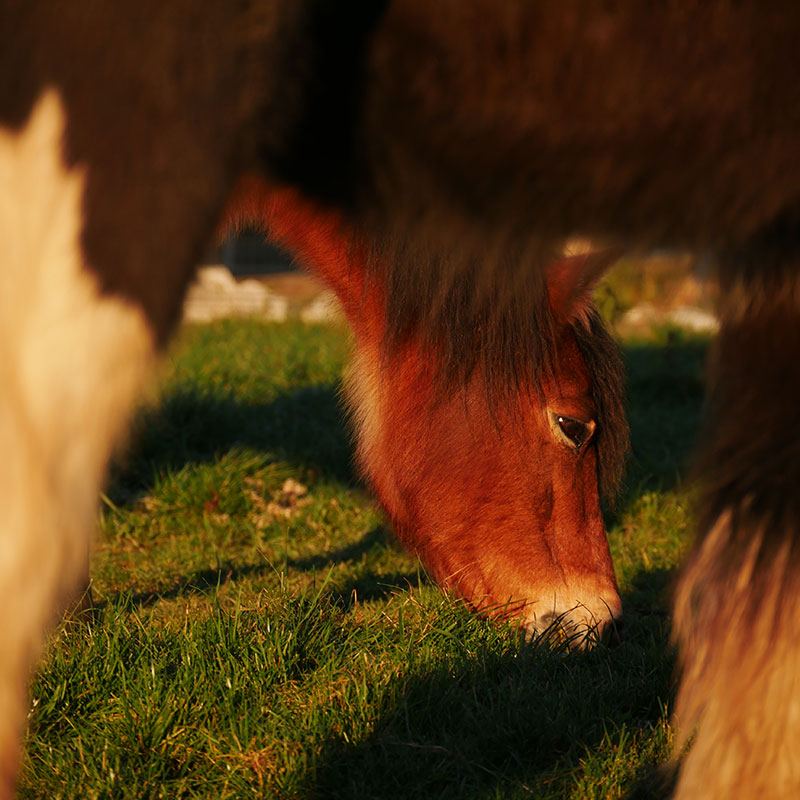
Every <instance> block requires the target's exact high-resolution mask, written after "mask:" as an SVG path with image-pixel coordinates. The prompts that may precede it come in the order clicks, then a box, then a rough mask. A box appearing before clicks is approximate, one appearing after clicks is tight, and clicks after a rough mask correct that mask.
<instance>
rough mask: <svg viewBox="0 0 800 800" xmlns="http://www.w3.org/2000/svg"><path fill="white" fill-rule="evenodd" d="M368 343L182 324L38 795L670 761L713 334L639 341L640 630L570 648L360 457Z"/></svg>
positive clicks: (284, 791)
mask: <svg viewBox="0 0 800 800" xmlns="http://www.w3.org/2000/svg"><path fill="white" fill-rule="evenodd" d="M346 352H347V335H346V333H345V332H344V331H343V330H339V329H335V328H333V329H331V328H315V327H304V326H301V325H268V324H261V323H257V322H249V321H240V322H228V323H220V324H215V325H211V326H207V327H197V328H191V329H188V330H186V331H184V333H183V334H182V336H181V337H180V340H179V342H178V343H177V345H176V347H175V348H174V349H173V351H172V355H171V358H170V359H169V362H170V363H169V367H168V369H167V371H166V375H165V378H164V382H163V387H162V390H161V394H160V399H159V400H157V401H156V402H155V403H154V405H153V407H152V408H151V409H150V410H148V411H145V412H143V413H142V415H141V418H140V420H139V421H138V423H137V425H136V430H135V434H134V439H133V445H132V449H131V452H130V454H129V456H128V457H127V458H126V460H125V461H124V462H123V463H122V464H120V465H119V466H118V467H117V468H116V469H115V471H114V476H113V480H112V483H111V486H110V487H109V489H108V491H107V495H106V497H105V500H104V503H103V508H102V513H101V517H100V524H99V536H98V540H97V546H96V550H95V553H94V561H93V570H92V573H93V582H94V596H95V601H96V603H97V605H98V612H97V616H96V619H95V620H94V621H93V622H92V623H90V624H88V625H83V624H75V623H72V624H69V625H67V626H65V627H64V628H62V629H61V630H60V631H59V633H58V634H57V636H56V637H55V638H54V640H53V642H52V644H51V646H50V648H49V651H48V655H47V658H46V661H45V663H44V665H43V667H42V669H41V671H40V674H39V676H38V679H37V681H36V683H35V685H34V687H33V703H34V706H33V710H32V713H31V720H30V733H29V737H28V743H27V748H28V749H27V760H26V764H25V770H24V774H23V778H22V786H21V793H22V795H23V796H24V797H31V798H41V797H51V798H73V797H74V798H78V797H80V798H111V797H113V798H160V797H163V798H181V797H191V798H214V800H222V799H223V798H238V797H242V798H244V797H253V796H256V797H261V796H263V797H298V798H299V797H303V798H304V797H350V798H370V797H385V798H397V797H419V798H434V797H437V798H438V797H453V798H473V797H474V798H494V797H497V798H500V797H502V798H516V797H542V798H590V797H591V798H609V797H619V796H621V795H622V794H623V793H624V792H625V791H627V790H628V789H630V787H631V786H633V785H635V784H636V783H637V782H638V781H641V780H642V779H643V778H645V777H646V776H647V775H648V773H649V771H650V770H651V769H652V768H653V766H654V765H656V764H657V763H658V762H659V761H661V760H663V759H664V758H665V757H666V755H667V752H668V748H669V744H670V738H671V731H670V727H669V723H668V721H667V718H668V714H669V711H670V708H671V703H672V689H673V678H672V669H673V663H672V655H671V651H670V648H669V643H668V638H669V621H668V617H667V613H666V612H667V609H668V601H667V594H668V591H669V587H670V582H671V580H672V577H673V575H674V569H675V567H676V565H677V564H678V562H679V560H680V557H681V554H682V552H683V551H684V550H685V547H686V543H687V541H688V539H689V536H690V531H691V519H690V513H689V510H688V499H687V495H686V493H685V492H684V489H683V488H682V486H681V475H683V474H684V473H685V470H684V464H685V461H686V456H687V452H688V448H689V444H690V442H691V439H692V436H693V432H694V429H695V427H696V424H697V419H698V414H699V410H700V397H701V375H702V368H701V365H702V358H703V352H704V345H703V344H702V343H701V342H693V341H685V340H683V339H681V338H680V337H679V338H677V339H676V338H675V337H674V336H672V337H669V336H667V334H666V333H664V334H663V335H662V336H660V338H659V337H658V336H657V337H656V338H655V339H654V340H652V341H649V342H647V343H640V344H634V343H631V344H629V345H628V346H627V351H626V355H627V360H628V365H629V370H630V378H629V384H630V389H631V392H630V416H631V421H632V425H633V442H634V457H633V459H632V463H631V468H630V470H629V475H628V479H627V482H626V489H625V491H624V493H623V496H622V498H621V501H620V504H619V506H618V508H617V509H616V510H615V511H613V512H611V513H610V515H609V525H610V533H609V536H610V541H611V547H612V551H613V554H614V558H615V563H616V567H617V572H618V575H619V579H620V586H621V589H622V592H623V595H624V601H625V604H626V614H627V620H626V629H625V630H626V636H625V639H624V642H623V643H622V644H621V645H619V646H617V647H611V648H606V647H604V646H600V647H598V648H597V649H596V650H594V651H593V652H590V653H588V654H577V655H569V656H565V655H563V654H560V653H555V652H552V651H548V650H546V649H544V648H540V647H536V646H533V645H531V644H527V643H525V642H524V641H523V640H522V639H521V638H520V636H519V635H518V634H517V633H516V632H515V631H514V630H511V629H506V628H503V627H501V626H497V625H494V624H491V623H488V622H486V621H485V620H482V619H479V618H477V617H475V616H474V615H471V614H469V613H468V612H467V611H466V610H464V609H463V608H462V607H461V605H459V604H458V603H457V602H455V601H453V600H451V599H449V598H447V597H446V596H445V595H443V594H442V593H441V592H440V591H439V590H438V589H437V588H436V587H435V586H433V585H431V584H430V583H429V582H428V580H427V579H426V577H425V574H424V572H423V571H422V570H421V568H420V566H419V564H418V562H417V561H416V560H415V559H414V558H413V557H411V556H410V555H408V554H407V553H405V552H404V551H403V550H401V549H400V548H398V547H397V546H396V545H395V544H394V543H393V541H392V538H391V535H390V534H388V533H387V531H386V530H385V528H384V526H383V522H382V518H381V515H380V513H379V512H378V511H377V510H376V508H375V505H374V503H373V501H372V500H371V499H370V496H369V494H368V493H367V491H366V490H365V489H364V487H363V486H362V485H361V484H360V482H359V481H358V479H357V477H356V475H355V474H354V471H353V468H352V463H351V458H352V453H351V446H350V440H349V436H348V432H347V427H346V424H345V422H344V418H343V415H342V413H341V412H340V410H339V406H338V401H337V394H338V390H339V380H340V374H341V369H342V366H343V363H344V360H345V357H346ZM287 481H289V483H287ZM292 482H293V483H292ZM287 487H288V488H287ZM304 490H305V491H304Z"/></svg>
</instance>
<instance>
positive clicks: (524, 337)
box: [368, 234, 629, 501]
mask: <svg viewBox="0 0 800 800" xmlns="http://www.w3.org/2000/svg"><path fill="white" fill-rule="evenodd" d="M467 236H468V234H467ZM423 241H425V240H424V239H423ZM558 254H559V250H558V248H556V247H555V246H552V245H550V246H548V245H545V244H543V243H541V242H535V241H531V240H530V238H526V237H514V236H513V235H511V234H509V235H508V236H505V237H501V241H500V242H499V243H498V242H497V241H495V242H493V243H491V244H489V245H487V244H484V243H478V242H476V241H475V239H472V240H468V241H466V242H465V243H464V246H463V247H462V248H456V249H455V250H453V249H452V248H451V250H450V251H449V252H446V251H445V250H444V249H440V248H439V247H437V246H436V244H435V239H434V237H431V239H428V244H427V246H424V247H422V246H419V245H418V244H417V243H414V244H411V243H408V242H405V241H392V240H391V239H389V240H388V241H387V240H386V239H383V240H382V243H381V244H380V245H374V246H373V249H372V252H371V255H370V258H369V259H368V268H369V269H370V270H372V271H373V273H374V274H377V275H378V276H379V278H380V282H381V283H382V284H383V285H384V286H385V287H386V295H385V302H386V332H385V339H384V348H385V350H386V352H387V353H388V354H391V353H393V352H395V351H396V350H397V349H398V348H400V347H402V346H403V345H404V344H405V343H406V342H408V341H410V340H412V339H413V340H416V341H418V342H421V343H422V344H423V345H424V346H425V350H426V352H428V353H430V354H435V357H436V359H437V364H436V375H437V379H438V387H437V388H438V390H439V391H440V392H441V393H442V395H443V396H445V395H447V394H448V393H451V392H453V391H457V390H459V389H460V388H463V387H466V386H467V385H468V384H471V383H472V381H473V379H474V377H475V375H478V376H480V378H481V384H482V386H483V389H484V391H485V392H486V395H487V399H488V402H489V406H490V408H495V409H500V408H503V409H504V413H509V411H510V413H513V404H514V403H518V402H519V398H520V397H521V396H524V393H520V389H521V388H528V389H529V390H530V391H531V392H532V393H533V394H537V393H540V392H541V387H542V386H543V385H544V384H546V383H547V382H548V381H552V379H554V378H557V376H558V374H559V370H562V369H566V368H567V367H566V365H565V364H561V363H560V362H559V351H558V342H559V336H560V334H561V333H562V332H563V325H564V324H567V325H569V327H570V330H571V332H572V333H573V334H574V336H575V339H576V342H577V344H578V348H579V350H580V353H581V356H582V358H583V360H584V362H585V366H586V369H587V372H588V378H589V384H590V392H591V396H592V400H593V403H594V406H595V410H596V422H597V426H598V427H597V434H596V442H597V461H598V481H599V485H600V490H601V493H602V495H603V497H604V498H605V500H606V501H613V498H614V497H615V495H616V493H617V492H618V490H619V487H620V483H621V480H622V475H623V471H624V467H625V460H626V455H627V453H628V449H629V433H628V425H627V421H626V418H625V408H624V367H623V364H622V359H621V357H620V353H619V348H618V346H617V344H616V342H615V341H614V339H613V337H612V336H611V335H610V333H609V332H608V330H607V329H606V327H605V325H604V323H603V322H602V320H601V319H600V316H599V314H598V313H597V311H596V309H595V308H594V307H593V306H592V305H591V303H587V304H586V305H585V306H584V307H582V309H581V312H580V314H578V316H577V317H575V318H574V319H572V320H570V321H569V322H567V323H563V322H559V321H558V320H556V318H555V317H554V314H553V312H552V309H551V307H550V303H549V300H548V292H547V283H546V277H545V276H546V274H547V267H548V266H549V265H550V264H551V263H553V262H554V260H555V259H556V258H557V257H558ZM432 357H434V356H433V355H432Z"/></svg>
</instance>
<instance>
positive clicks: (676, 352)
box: [606, 334, 709, 527]
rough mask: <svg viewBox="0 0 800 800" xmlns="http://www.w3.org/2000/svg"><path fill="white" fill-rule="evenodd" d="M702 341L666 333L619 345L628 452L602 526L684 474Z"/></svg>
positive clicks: (700, 378) (698, 410) (699, 395)
mask: <svg viewBox="0 0 800 800" xmlns="http://www.w3.org/2000/svg"><path fill="white" fill-rule="evenodd" d="M708 344H709V342H708V340H707V339H704V338H687V337H685V336H683V335H680V334H673V335H668V336H667V337H666V341H665V342H663V343H656V342H642V343H638V344H628V345H626V346H625V347H623V355H624V357H625V366H626V380H627V415H628V422H629V424H630V427H631V453H630V456H629V460H628V469H627V472H626V475H625V480H624V482H623V490H622V494H621V496H620V498H619V500H618V501H617V504H616V507H615V509H613V510H611V511H610V512H608V513H607V515H606V523H607V525H608V527H612V526H613V525H614V524H615V523H616V522H618V521H619V519H621V518H622V517H623V516H624V514H625V511H626V510H627V509H628V508H629V507H630V506H631V505H632V504H634V503H635V502H636V500H638V499H639V497H641V495H642V494H643V493H645V492H648V491H669V490H670V489H673V488H675V486H677V485H679V484H680V483H681V482H682V480H684V479H685V476H686V474H687V472H688V468H689V465H690V464H691V457H692V453H693V450H694V446H695V442H696V439H697V432H698V429H699V427H700V423H701V419H702V414H703V397H704V392H705V388H704V386H705V381H704V373H705V361H706V355H707V353H708Z"/></svg>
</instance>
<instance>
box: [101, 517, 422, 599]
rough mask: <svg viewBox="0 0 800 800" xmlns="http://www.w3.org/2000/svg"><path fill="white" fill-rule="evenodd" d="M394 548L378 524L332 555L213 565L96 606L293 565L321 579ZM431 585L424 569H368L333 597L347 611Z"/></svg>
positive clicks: (200, 591) (170, 594) (171, 595)
mask: <svg viewBox="0 0 800 800" xmlns="http://www.w3.org/2000/svg"><path fill="white" fill-rule="evenodd" d="M395 546H397V545H396V544H395V542H394V538H393V536H392V534H391V533H389V532H388V531H387V530H386V528H384V527H383V526H382V525H378V526H376V527H374V528H373V529H372V530H370V531H367V533H365V534H364V535H363V536H362V537H361V538H360V539H359V540H358V541H357V542H353V543H351V544H348V545H345V546H344V547H338V548H335V549H333V550H330V551H328V552H327V553H319V554H317V555H313V556H307V557H305V558H286V559H283V560H281V561H280V562H279V563H270V562H268V561H266V560H262V561H259V562H257V563H251V564H239V563H228V564H224V563H223V564H220V565H219V566H218V567H216V568H214V569H204V570H198V571H196V572H193V573H191V574H189V575H184V576H182V577H181V578H180V580H179V581H176V582H175V583H174V584H173V585H172V586H170V587H168V588H165V589H163V590H161V591H154V592H140V593H138V594H130V593H127V592H119V593H117V594H114V595H111V596H110V597H108V598H107V599H106V600H104V601H102V602H98V603H97V606H96V607H97V609H98V610H99V609H102V608H104V607H105V606H115V605H119V604H120V603H124V604H126V605H128V604H129V605H130V606H132V607H143V608H147V607H149V606H152V605H154V604H155V603H157V602H159V601H161V600H175V599H177V598H179V597H188V596H191V595H201V596H210V595H213V594H215V593H216V592H217V591H218V590H219V589H220V588H222V587H223V586H225V585H226V584H228V583H232V582H233V583H235V582H237V581H239V580H244V579H248V578H250V579H255V580H258V579H260V578H264V579H266V578H269V577H271V576H273V575H275V574H276V573H281V572H283V571H285V570H288V569H293V570H300V571H303V572H317V573H319V575H320V577H321V578H324V576H325V575H326V573H327V572H328V571H329V570H330V569H331V568H333V567H335V566H337V565H339V564H356V563H357V562H359V561H361V559H362V558H363V557H364V556H365V555H367V554H368V553H370V552H372V551H374V550H376V549H386V548H390V547H395ZM427 583H428V578H427V576H426V575H425V574H424V573H422V572H393V573H385V572H382V573H372V572H368V573H366V574H361V575H359V576H358V577H356V578H354V579H352V580H351V581H349V582H348V583H346V584H345V585H339V584H337V588H336V589H335V590H333V591H332V592H331V596H332V597H333V598H334V600H335V603H336V604H337V605H339V606H341V608H342V610H344V611H347V610H349V609H350V608H351V607H352V606H353V605H354V603H356V602H367V601H370V600H385V599H387V598H388V597H389V596H390V595H392V594H395V593H396V592H399V591H408V590H409V589H412V588H417V587H419V586H422V585H423V584H427Z"/></svg>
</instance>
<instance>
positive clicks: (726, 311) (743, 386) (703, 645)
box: [675, 263, 800, 800]
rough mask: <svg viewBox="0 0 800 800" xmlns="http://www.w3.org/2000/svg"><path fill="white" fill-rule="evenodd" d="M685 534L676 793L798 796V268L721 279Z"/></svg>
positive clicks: (678, 618) (679, 601) (748, 270)
mask: <svg viewBox="0 0 800 800" xmlns="http://www.w3.org/2000/svg"><path fill="white" fill-rule="evenodd" d="M723 289H724V293H725V297H724V303H723V306H722V328H721V331H720V335H719V339H718V342H717V343H716V345H715V350H714V352H713V354H712V362H711V364H712V366H711V370H710V409H709V419H710V420H711V421H712V425H711V430H710V431H709V436H708V441H707V443H706V447H705V449H704V451H703V453H702V454H701V460H700V466H701V468H702V472H701V476H702V479H703V481H704V484H703V496H702V505H701V515H700V526H701V527H700V531H701V535H700V537H699V540H698V543H697V545H696V547H695V550H694V552H693V554H692V556H691V557H690V559H689V561H688V563H687V566H686V568H685V569H684V572H683V575H682V578H681V580H680V584H679V587H678V591H677V596H676V604H675V626H676V635H677V639H678V642H679V645H680V648H681V664H682V669H683V676H682V683H681V687H680V691H679V696H678V703H677V721H678V723H679V726H680V735H681V740H680V744H681V746H683V745H685V744H686V743H687V741H689V739H690V737H692V736H693V735H694V741H693V742H691V744H690V749H689V752H688V754H687V755H686V758H685V761H684V763H683V765H682V770H681V774H680V779H679V784H678V790H677V795H676V796H677V797H678V798H681V800H686V799H687V798H700V797H702V798H712V799H713V798H730V797H759V798H762V800H767V799H768V798H788V797H798V796H800V761H798V760H797V749H798V746H800V699H799V697H800V695H799V694H798V691H799V690H800V437H798V432H797V428H796V424H797V397H798V390H799V389H800V303H798V298H800V280H798V277H797V273H796V272H792V271H790V270H786V271H785V272H783V271H781V270H779V269H776V268H774V267H773V266H771V265H770V264H766V265H765V264H763V263H760V264H752V265H750V264H745V268H744V269H743V270H741V272H740V274H739V276H738V277H737V278H736V279H735V280H732V281H730V282H729V285H727V286H723Z"/></svg>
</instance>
